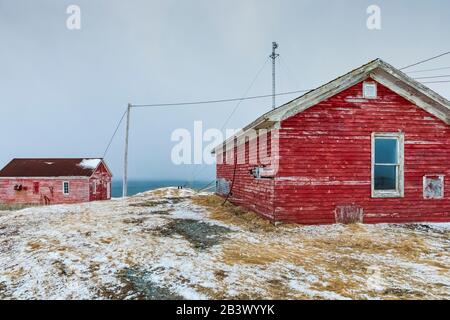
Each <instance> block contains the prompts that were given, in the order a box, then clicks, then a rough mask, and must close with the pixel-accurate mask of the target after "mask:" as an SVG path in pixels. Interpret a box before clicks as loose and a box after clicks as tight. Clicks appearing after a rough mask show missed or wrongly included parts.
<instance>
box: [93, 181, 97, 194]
mask: <svg viewBox="0 0 450 320" xmlns="http://www.w3.org/2000/svg"><path fill="white" fill-rule="evenodd" d="M92 183H93V186H94V187H93V188H92V193H94V194H96V193H97V182H96V181H93V182H92Z"/></svg>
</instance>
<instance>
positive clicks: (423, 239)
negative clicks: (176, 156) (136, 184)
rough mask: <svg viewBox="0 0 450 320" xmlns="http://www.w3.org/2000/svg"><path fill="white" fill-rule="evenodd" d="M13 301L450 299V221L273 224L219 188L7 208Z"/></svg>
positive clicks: (4, 236)
mask: <svg viewBox="0 0 450 320" xmlns="http://www.w3.org/2000/svg"><path fill="white" fill-rule="evenodd" d="M0 298H3V299H16V298H19V299H183V298H184V299H218V298H222V299H233V298H234V299H304V298H309V299H355V298H360V299H361V298H362V299H366V298H367V299H387V298H394V299H395V298H398V299H415V298H417V299H438V298H441V299H442V298H444V299H449V298H450V224H418V225H350V226H342V225H333V226H293V225H286V226H277V227H275V226H272V225H271V224H269V223H267V222H266V221H265V220H262V219H259V218H258V217H257V216H255V215H254V214H252V213H247V212H245V211H243V210H240V209H239V208H234V207H233V206H230V205H227V206H225V207H221V206H220V200H219V199H217V198H215V197H214V196H212V195H209V194H201V195H197V194H196V193H195V192H193V191H191V190H177V189H173V188H168V189H160V190H155V191H151V192H147V193H143V194H139V195H137V196H134V197H130V198H128V199H126V200H119V199H115V200H112V201H105V202H93V203H86V204H80V205H57V206H48V207H35V208H28V209H24V210H20V211H10V212H5V211H4V212H0Z"/></svg>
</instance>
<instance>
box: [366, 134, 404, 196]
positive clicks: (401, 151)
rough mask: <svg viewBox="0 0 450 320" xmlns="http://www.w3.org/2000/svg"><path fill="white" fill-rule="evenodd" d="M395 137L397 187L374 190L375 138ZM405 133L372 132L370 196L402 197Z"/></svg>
mask: <svg viewBox="0 0 450 320" xmlns="http://www.w3.org/2000/svg"><path fill="white" fill-rule="evenodd" d="M377 138H385V139H397V140H398V143H397V148H398V150H397V152H398V157H399V159H398V170H397V187H396V189H395V190H375V139H377ZM404 150H405V134H404V133H403V132H394V133H385V132H374V133H372V150H371V152H372V164H371V171H372V173H371V175H372V177H371V180H372V181H371V188H372V198H403V197H404V196H405V172H404V171H405V156H404Z"/></svg>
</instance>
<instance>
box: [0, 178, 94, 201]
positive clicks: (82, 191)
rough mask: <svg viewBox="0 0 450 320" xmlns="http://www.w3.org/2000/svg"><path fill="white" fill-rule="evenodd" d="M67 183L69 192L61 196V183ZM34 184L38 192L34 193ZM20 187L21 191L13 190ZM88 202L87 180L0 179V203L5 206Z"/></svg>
mask: <svg viewBox="0 0 450 320" xmlns="http://www.w3.org/2000/svg"><path fill="white" fill-rule="evenodd" d="M64 181H69V186H70V187H69V188H70V192H69V194H68V195H65V194H63V182H64ZM35 183H39V192H38V193H35V190H34V186H35ZM16 185H21V186H22V190H20V191H18V190H14V186H16ZM86 201H89V180H88V178H78V179H59V178H54V179H51V178H50V179H48V178H46V179H42V178H37V179H33V178H29V179H21V178H1V179H0V203H6V204H42V205H45V204H58V203H78V202H86Z"/></svg>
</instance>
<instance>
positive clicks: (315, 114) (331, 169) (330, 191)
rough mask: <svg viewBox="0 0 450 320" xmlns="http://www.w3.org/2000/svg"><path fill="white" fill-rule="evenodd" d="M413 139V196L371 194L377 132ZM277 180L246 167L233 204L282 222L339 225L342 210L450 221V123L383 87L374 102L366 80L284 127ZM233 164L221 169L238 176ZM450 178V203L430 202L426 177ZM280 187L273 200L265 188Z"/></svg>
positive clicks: (447, 198)
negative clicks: (367, 96)
mask: <svg viewBox="0 0 450 320" xmlns="http://www.w3.org/2000/svg"><path fill="white" fill-rule="evenodd" d="M399 131H401V132H403V133H404V134H405V149H404V155H405V165H404V170H405V177H404V181H405V196H404V197H403V198H392V199H387V198H382V199H380V198H372V197H371V134H372V133H373V132H399ZM279 137H280V140H279V146H280V163H279V171H278V173H277V175H276V177H275V179H273V180H270V181H266V180H265V179H262V180H260V181H258V180H257V179H254V178H253V177H251V176H250V175H249V174H248V171H249V170H250V169H251V168H246V167H243V166H238V172H239V174H237V175H236V182H235V186H236V187H237V188H236V189H234V188H233V197H232V198H231V200H232V201H235V200H234V198H235V197H239V198H244V200H243V201H237V202H238V203H239V204H241V205H242V204H243V205H244V206H246V207H247V208H250V209H251V208H253V207H255V208H256V209H257V210H255V211H257V212H260V213H262V214H265V215H266V216H273V220H276V221H290V222H297V223H304V224H328V223H334V222H335V209H336V207H337V206H342V205H344V206H347V205H356V206H359V207H361V208H362V209H363V210H364V222H366V223H378V222H418V221H450V191H449V187H448V185H449V184H448V183H449V181H448V179H450V126H448V125H446V124H445V123H444V122H443V121H441V120H439V119H438V118H436V117H434V116H432V115H431V114H429V113H427V112H426V111H424V110H422V109H420V108H418V107H417V106H415V105H414V104H412V103H410V102H409V101H407V100H406V99H404V98H403V97H401V96H399V95H397V94H396V93H394V92H392V91H391V90H390V89H388V88H386V87H384V86H382V85H381V84H378V98H377V99H374V100H366V99H364V98H363V95H362V83H359V84H357V85H355V86H353V87H351V88H349V89H347V90H345V91H342V92H341V93H339V94H337V95H336V96H334V97H332V98H329V99H327V100H325V101H323V102H321V103H318V104H317V105H315V106H314V107H311V108H309V109H307V110H306V111H303V112H301V113H298V114H296V115H294V116H292V117H291V118H288V119H286V120H284V121H282V122H281V128H280V129H279ZM232 167H233V166H231V165H228V166H222V165H218V170H217V175H218V177H226V178H227V179H230V171H231V170H232ZM428 174H443V175H445V189H446V190H445V194H444V199H435V200H425V199H424V197H423V176H424V175H428ZM270 184H272V187H271V188H272V189H271V193H270V197H269V198H268V199H267V200H264V199H261V197H262V196H263V195H265V194H266V189H265V186H267V185H270Z"/></svg>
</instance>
